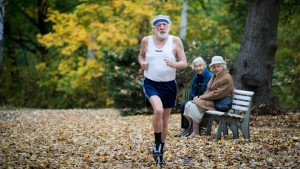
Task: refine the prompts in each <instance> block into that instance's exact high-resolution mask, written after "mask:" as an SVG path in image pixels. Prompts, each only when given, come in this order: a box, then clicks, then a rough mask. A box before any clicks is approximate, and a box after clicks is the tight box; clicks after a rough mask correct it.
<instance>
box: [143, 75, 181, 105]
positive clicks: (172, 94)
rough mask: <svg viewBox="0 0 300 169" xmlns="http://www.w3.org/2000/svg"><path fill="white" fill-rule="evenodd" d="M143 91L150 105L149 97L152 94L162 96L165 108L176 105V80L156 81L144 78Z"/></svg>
mask: <svg viewBox="0 0 300 169" xmlns="http://www.w3.org/2000/svg"><path fill="white" fill-rule="evenodd" d="M142 86H143V92H144V94H145V96H146V103H147V105H149V104H150V103H149V98H150V97H151V96H154V95H156V96H158V97H160V99H161V101H162V104H163V108H174V107H175V105H176V92H177V83H176V80H172V81H169V82H155V81H153V80H150V79H148V78H146V77H144V78H143V80H142Z"/></svg>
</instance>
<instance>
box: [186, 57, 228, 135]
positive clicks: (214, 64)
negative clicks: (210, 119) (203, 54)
mask: <svg viewBox="0 0 300 169" xmlns="http://www.w3.org/2000/svg"><path fill="white" fill-rule="evenodd" d="M209 67H210V70H211V71H212V72H213V77H212V78H211V79H210V81H209V82H208V85H207V89H206V91H205V93H204V94H203V95H201V96H199V97H195V98H194V99H193V100H192V101H189V102H188V103H187V104H186V105H185V110H184V116H185V117H186V118H187V120H188V121H189V124H193V126H192V127H193V132H192V134H191V135H190V136H189V137H194V136H196V135H199V123H200V122H201V121H202V118H203V115H204V112H205V111H206V110H215V101H217V100H220V99H223V98H226V97H231V96H232V92H233V89H234V85H233V80H232V77H231V75H230V74H229V71H228V69H227V67H226V62H225V61H224V59H223V57H222V56H214V57H213V58H212V59H211V64H210V65H209Z"/></svg>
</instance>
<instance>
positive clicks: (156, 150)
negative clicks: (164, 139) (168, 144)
mask: <svg viewBox="0 0 300 169" xmlns="http://www.w3.org/2000/svg"><path fill="white" fill-rule="evenodd" d="M161 146H162V145H161V143H159V144H154V145H153V151H152V154H153V156H154V157H155V156H161V155H162V153H163V152H162V147H161Z"/></svg>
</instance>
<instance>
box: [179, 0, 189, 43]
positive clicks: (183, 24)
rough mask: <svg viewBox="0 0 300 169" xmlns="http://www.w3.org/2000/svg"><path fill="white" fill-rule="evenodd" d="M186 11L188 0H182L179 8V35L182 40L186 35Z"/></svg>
mask: <svg viewBox="0 0 300 169" xmlns="http://www.w3.org/2000/svg"><path fill="white" fill-rule="evenodd" d="M187 11H188V2H187V0H183V2H182V10H181V21H180V34H179V37H180V38H181V39H182V40H185V37H186V25H187V14H188V13H187Z"/></svg>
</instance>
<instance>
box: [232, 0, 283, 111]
mask: <svg viewBox="0 0 300 169" xmlns="http://www.w3.org/2000/svg"><path fill="white" fill-rule="evenodd" d="M248 4H249V11H248V17H247V21H246V26H245V32H244V35H243V40H242V43H241V48H240V51H239V53H238V57H237V60H236V61H235V63H234V67H233V71H232V75H233V79H234V84H235V88H237V89H245V90H251V91H254V92H255V94H254V97H253V105H254V106H255V109H254V112H255V113H257V114H280V113H282V110H281V109H280V108H279V107H278V106H277V100H276V96H275V95H274V94H273V93H272V73H273V69H274V57H275V53H276V49H277V45H276V34H277V26H278V20H279V11H280V4H281V1H280V0H249V1H248Z"/></svg>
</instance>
